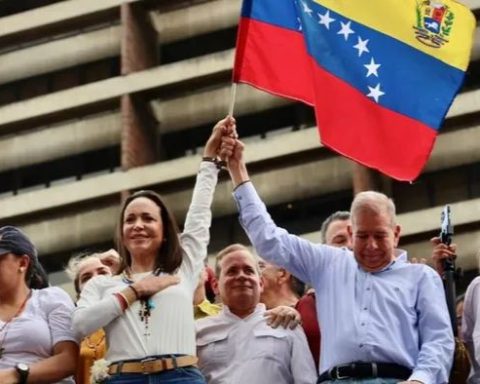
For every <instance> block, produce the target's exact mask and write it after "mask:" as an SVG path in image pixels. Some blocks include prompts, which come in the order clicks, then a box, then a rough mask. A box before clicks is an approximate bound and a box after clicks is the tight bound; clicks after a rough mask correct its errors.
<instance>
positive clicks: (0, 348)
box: [0, 290, 32, 359]
mask: <svg viewBox="0 0 480 384" xmlns="http://www.w3.org/2000/svg"><path fill="white" fill-rule="evenodd" d="M31 295H32V291H31V290H30V291H29V292H28V295H27V297H25V300H23V303H22V304H21V305H20V307H19V308H18V309H17V312H15V314H14V315H13V316H12V317H11V318H10V319H8V320H7V321H6V322H5V324H3V325H2V328H0V333H2V332H4V334H3V337H2V342H1V343H0V359H1V358H2V357H3V355H4V354H5V348H4V347H3V344H4V343H5V340H6V338H7V334H8V330H9V325H10V324H11V323H12V321H13V320H14V319H16V318H17V317H18V316H20V314H21V313H22V312H23V310H24V309H25V306H26V305H27V301H28V299H29V298H30V296H31Z"/></svg>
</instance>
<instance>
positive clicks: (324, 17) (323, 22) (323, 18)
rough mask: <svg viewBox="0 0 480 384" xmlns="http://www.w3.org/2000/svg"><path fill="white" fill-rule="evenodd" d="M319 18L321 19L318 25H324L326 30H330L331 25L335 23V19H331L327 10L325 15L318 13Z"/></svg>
mask: <svg viewBox="0 0 480 384" xmlns="http://www.w3.org/2000/svg"><path fill="white" fill-rule="evenodd" d="M318 17H319V18H320V20H319V22H318V24H321V25H324V26H325V28H327V29H330V24H331V23H333V22H334V21H335V19H333V18H331V17H330V11H329V10H327V12H325V14H324V15H322V14H320V13H318Z"/></svg>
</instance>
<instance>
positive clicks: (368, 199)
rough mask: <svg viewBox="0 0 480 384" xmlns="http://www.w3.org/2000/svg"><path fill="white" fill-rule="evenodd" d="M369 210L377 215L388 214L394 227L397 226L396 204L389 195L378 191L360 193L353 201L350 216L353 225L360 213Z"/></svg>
mask: <svg viewBox="0 0 480 384" xmlns="http://www.w3.org/2000/svg"><path fill="white" fill-rule="evenodd" d="M363 209H368V210H370V211H373V212H375V213H377V214H380V213H387V215H388V216H389V217H390V220H391V224H392V226H393V225H395V224H396V213H395V203H394V202H393V200H392V199H391V198H389V197H388V196H387V195H385V194H383V193H381V192H376V191H365V192H360V193H358V194H357V195H356V196H355V198H354V199H353V201H352V206H351V207H350V214H351V217H352V223H353V222H354V221H355V217H356V214H357V212H358V211H360V210H363Z"/></svg>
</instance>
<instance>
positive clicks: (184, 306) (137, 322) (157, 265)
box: [73, 117, 235, 384]
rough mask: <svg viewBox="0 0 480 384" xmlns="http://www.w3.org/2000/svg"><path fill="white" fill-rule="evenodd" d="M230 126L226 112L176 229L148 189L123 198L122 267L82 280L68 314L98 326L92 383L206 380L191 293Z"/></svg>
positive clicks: (88, 327)
mask: <svg viewBox="0 0 480 384" xmlns="http://www.w3.org/2000/svg"><path fill="white" fill-rule="evenodd" d="M234 125H235V123H234V120H233V119H232V118H229V117H227V118H226V119H224V120H221V121H220V122H219V123H217V125H216V126H215V127H214V129H213V132H212V134H211V136H210V138H209V140H208V142H207V144H206V146H205V150H204V157H203V161H202V163H201V164H200V170H199V172H198V176H197V181H196V184H195V188H194V191H193V197H192V201H191V204H190V208H189V210H188V213H187V216H186V219H185V225H184V230H183V233H181V234H180V233H179V230H178V227H177V224H176V222H175V219H174V217H173V215H172V214H171V212H170V211H169V209H168V207H167V205H166V204H165V203H164V202H163V200H162V199H161V197H160V196H159V195H158V194H156V193H155V192H153V191H139V192H136V193H134V194H133V195H131V196H130V197H128V198H127V199H126V200H125V202H124V203H123V205H122V208H121V211H120V218H119V226H118V236H117V238H118V250H119V252H120V256H121V259H122V272H121V273H120V274H119V275H117V276H98V277H95V278H93V279H92V280H91V281H89V282H88V283H87V284H86V285H85V287H84V288H83V290H82V292H81V295H80V299H79V301H78V303H77V309H76V310H75V313H74V316H73V323H74V329H76V330H77V331H78V332H79V333H80V334H81V335H83V336H86V335H88V334H90V333H92V332H93V331H95V330H97V329H98V328H102V327H103V328H104V329H105V333H106V335H107V345H108V350H107V356H106V359H107V360H106V361H105V362H104V364H102V365H100V364H97V366H96V367H94V369H93V375H94V377H95V378H96V380H97V382H103V383H132V384H133V383H135V384H137V383H138V384H140V383H191V384H201V383H205V380H204V378H203V377H202V375H201V373H200V372H199V370H198V369H197V368H196V367H195V364H196V362H197V358H196V357H195V354H196V347H195V331H194V320H193V307H192V300H193V292H194V290H195V287H196V285H197V281H198V276H199V273H200V270H201V269H202V267H203V261H204V259H205V258H206V256H207V245H208V242H209V239H210V236H209V227H210V223H211V210H210V206H211V203H212V199H213V192H214V189H215V185H216V183H217V175H218V171H219V167H218V159H217V155H218V151H219V148H220V144H221V137H222V135H229V134H231V133H232V132H234V129H235V126H234Z"/></svg>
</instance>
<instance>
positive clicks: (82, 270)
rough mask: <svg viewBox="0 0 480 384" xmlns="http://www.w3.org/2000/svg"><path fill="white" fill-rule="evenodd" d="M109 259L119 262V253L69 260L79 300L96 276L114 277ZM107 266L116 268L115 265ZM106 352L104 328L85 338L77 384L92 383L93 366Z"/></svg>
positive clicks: (70, 272)
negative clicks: (87, 285)
mask: <svg viewBox="0 0 480 384" xmlns="http://www.w3.org/2000/svg"><path fill="white" fill-rule="evenodd" d="M107 258H108V259H110V260H119V256H118V253H117V252H116V251H115V250H113V249H110V250H109V251H107V252H103V253H93V254H91V255H88V254H87V255H79V256H75V257H72V258H71V259H70V260H69V262H68V266H67V269H66V272H67V274H68V275H69V276H70V278H71V279H72V280H73V285H74V287H75V293H76V295H77V299H78V298H79V297H80V293H81V292H82V289H83V287H84V286H85V284H87V282H89V281H90V280H91V279H92V278H94V277H95V276H111V275H112V271H111V269H110V267H109V266H107V265H105V263H104V260H105V259H107ZM107 264H109V265H111V266H113V267H116V264H115V263H107ZM117 264H118V263H117ZM106 350H107V346H106V342H105V332H104V330H103V329H102V328H100V329H98V330H97V331H95V332H93V333H92V334H90V335H88V336H85V337H84V338H83V340H82V342H81V344H80V355H79V358H78V365H77V371H76V373H75V382H76V384H89V383H90V376H91V369H92V367H93V364H94V363H95V361H98V360H100V359H102V358H103V357H104V356H105V353H106Z"/></svg>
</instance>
